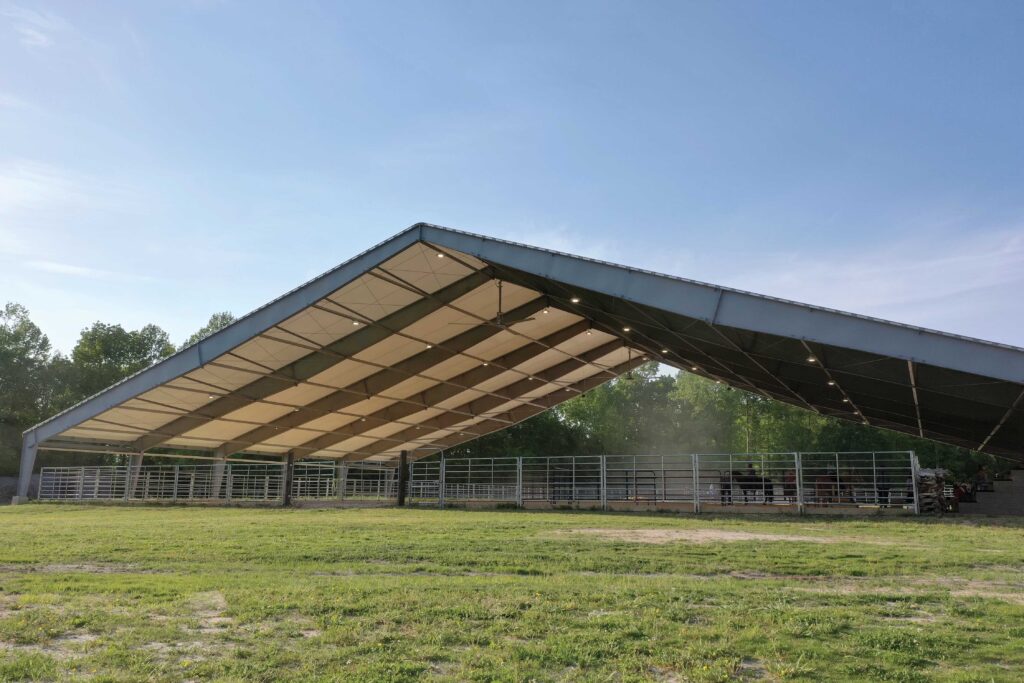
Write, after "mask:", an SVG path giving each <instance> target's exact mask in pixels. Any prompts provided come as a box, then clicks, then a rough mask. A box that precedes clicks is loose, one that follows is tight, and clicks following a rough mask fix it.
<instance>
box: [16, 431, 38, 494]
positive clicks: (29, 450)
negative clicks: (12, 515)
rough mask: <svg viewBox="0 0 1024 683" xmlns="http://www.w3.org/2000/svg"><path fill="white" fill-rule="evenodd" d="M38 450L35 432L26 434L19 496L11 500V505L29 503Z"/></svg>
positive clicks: (20, 470)
mask: <svg viewBox="0 0 1024 683" xmlns="http://www.w3.org/2000/svg"><path fill="white" fill-rule="evenodd" d="M38 450H39V448H38V444H37V443H36V434H35V432H30V433H28V434H26V435H25V439H24V440H23V441H22V444H21V466H20V467H19V469H18V495H16V496H15V497H14V498H13V499H12V500H11V503H12V504H14V505H17V504H18V503H27V502H28V489H29V486H30V485H31V483H32V469H33V468H34V467H35V464H36V453H37V452H38Z"/></svg>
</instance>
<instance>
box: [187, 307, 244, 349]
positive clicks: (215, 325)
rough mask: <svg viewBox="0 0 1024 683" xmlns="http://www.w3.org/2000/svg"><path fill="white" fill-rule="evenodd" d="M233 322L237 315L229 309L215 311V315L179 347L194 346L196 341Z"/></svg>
mask: <svg viewBox="0 0 1024 683" xmlns="http://www.w3.org/2000/svg"><path fill="white" fill-rule="evenodd" d="M233 322H235V316H234V315H232V314H231V313H229V312H228V311H221V312H220V313H214V314H213V315H211V316H210V320H209V322H207V323H206V324H205V325H203V326H202V327H200V328H199V329H198V330H196V332H195V334H193V335H192V336H191V337H189V338H188V339H186V340H185V341H184V342H182V344H181V346H179V347H178V348H179V350H180V349H183V348H185V347H186V346H192V345H193V344H195V343H196V342H198V341H202V340H203V339H206V338H207V337H209V336H210V335H211V334H213V333H214V332H218V331H220V330H222V329H224V328H225V327H227V326H228V325H230V324H231V323H233Z"/></svg>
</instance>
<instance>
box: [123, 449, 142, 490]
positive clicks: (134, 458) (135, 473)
mask: <svg viewBox="0 0 1024 683" xmlns="http://www.w3.org/2000/svg"><path fill="white" fill-rule="evenodd" d="M141 474H142V453H132V455H131V457H130V458H129V459H128V470H127V472H126V473H125V478H124V499H125V500H131V499H132V498H134V497H135V494H136V492H137V491H138V488H139V477H140V475H141Z"/></svg>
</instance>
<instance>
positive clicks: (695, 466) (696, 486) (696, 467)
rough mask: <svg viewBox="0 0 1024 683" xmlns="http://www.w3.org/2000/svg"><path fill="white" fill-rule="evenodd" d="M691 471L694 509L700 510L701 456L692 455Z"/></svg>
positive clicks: (695, 510)
mask: <svg viewBox="0 0 1024 683" xmlns="http://www.w3.org/2000/svg"><path fill="white" fill-rule="evenodd" d="M690 472H691V474H692V475H693V511H694V512H700V456H699V455H697V454H696V453H692V454H691V455H690Z"/></svg>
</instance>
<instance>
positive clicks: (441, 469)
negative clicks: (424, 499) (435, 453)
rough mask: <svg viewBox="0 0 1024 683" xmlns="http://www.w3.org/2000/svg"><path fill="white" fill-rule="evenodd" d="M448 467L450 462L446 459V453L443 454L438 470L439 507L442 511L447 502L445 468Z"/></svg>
mask: <svg viewBox="0 0 1024 683" xmlns="http://www.w3.org/2000/svg"><path fill="white" fill-rule="evenodd" d="M447 466H448V461H447V460H446V459H445V457H444V453H441V462H440V464H439V465H438V469H437V506H438V507H439V508H442V509H443V508H444V504H445V500H444V494H445V490H444V487H445V483H444V480H445V472H444V471H445V468H446V467H447Z"/></svg>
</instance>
